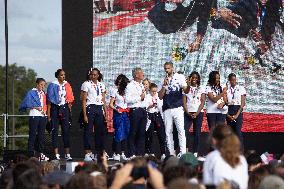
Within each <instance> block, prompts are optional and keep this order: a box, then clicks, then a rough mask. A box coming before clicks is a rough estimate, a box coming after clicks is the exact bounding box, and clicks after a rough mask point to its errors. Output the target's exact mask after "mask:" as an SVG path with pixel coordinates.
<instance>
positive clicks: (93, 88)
mask: <svg viewBox="0 0 284 189" xmlns="http://www.w3.org/2000/svg"><path fill="white" fill-rule="evenodd" d="M102 79H103V76H102V74H101V72H100V70H98V69H97V68H91V69H90V70H89V71H88V73H87V80H86V81H85V82H84V83H83V84H82V86H81V101H82V113H83V120H84V123H85V124H84V148H85V159H84V160H85V161H92V160H94V159H95V157H94V154H93V153H92V149H91V148H92V143H93V135H92V134H93V132H94V133H95V150H96V152H97V153H98V154H103V153H104V152H105V146H104V139H105V135H106V134H107V129H106V126H105V117H106V116H105V114H106V100H105V95H106V88H105V85H104V84H103V83H102V82H101V81H102Z"/></svg>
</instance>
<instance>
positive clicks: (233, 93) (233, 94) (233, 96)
mask: <svg viewBox="0 0 284 189" xmlns="http://www.w3.org/2000/svg"><path fill="white" fill-rule="evenodd" d="M230 89H231V95H232V99H235V92H236V90H237V87H235V89H234V88H233V87H230ZM233 89H234V90H233Z"/></svg>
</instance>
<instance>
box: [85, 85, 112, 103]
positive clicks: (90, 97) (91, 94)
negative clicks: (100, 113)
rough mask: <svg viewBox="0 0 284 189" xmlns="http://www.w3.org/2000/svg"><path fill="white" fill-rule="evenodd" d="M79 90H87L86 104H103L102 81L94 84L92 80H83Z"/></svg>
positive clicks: (103, 87) (103, 86) (103, 88)
mask: <svg viewBox="0 0 284 189" xmlns="http://www.w3.org/2000/svg"><path fill="white" fill-rule="evenodd" d="M81 91H84V92H87V93H88V94H87V104H86V105H87V106H88V105H90V104H95V105H103V104H104V103H103V101H102V100H103V95H102V94H103V93H105V92H106V88H105V85H104V84H103V83H102V82H99V81H98V82H97V84H95V83H94V82H92V81H85V82H84V83H83V84H82V86H81Z"/></svg>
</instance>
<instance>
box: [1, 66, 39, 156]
mask: <svg viewBox="0 0 284 189" xmlns="http://www.w3.org/2000/svg"><path fill="white" fill-rule="evenodd" d="M5 69H6V67H5V66H1V65H0V114H3V113H5V107H6V105H5V104H6V98H5V94H6V88H5V79H6V74H5ZM36 76H37V74H36V72H35V71H34V70H33V69H27V68H25V67H24V66H18V65H17V64H12V65H9V68H8V94H9V98H8V113H9V114H12V113H13V112H12V110H13V99H12V96H13V95H12V94H13V91H14V113H15V114H23V113H20V112H19V110H18V109H19V107H20V104H21V102H22V99H23V98H24V96H25V94H26V92H27V91H28V90H30V89H31V88H33V87H34V86H35V80H36ZM13 86H14V87H13ZM3 121H4V120H3V118H1V119H0V133H1V135H3V123H4V122H3ZM14 123H15V134H28V118H27V117H24V118H20V117H17V118H15V119H14ZM8 127H9V135H11V134H12V118H9V120H8ZM11 145H12V140H11V139H9V146H8V149H11V147H12V146H11ZM15 145H16V146H15V149H21V150H25V149H26V148H27V139H26V138H25V139H15ZM0 150H1V151H0V154H1V155H2V154H3V139H1V142H0Z"/></svg>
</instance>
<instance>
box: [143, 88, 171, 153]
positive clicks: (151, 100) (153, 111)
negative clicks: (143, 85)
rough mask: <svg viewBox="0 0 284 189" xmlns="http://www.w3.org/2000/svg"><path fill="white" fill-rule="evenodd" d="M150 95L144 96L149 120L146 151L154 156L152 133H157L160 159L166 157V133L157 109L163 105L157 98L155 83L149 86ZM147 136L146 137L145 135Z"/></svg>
mask: <svg viewBox="0 0 284 189" xmlns="http://www.w3.org/2000/svg"><path fill="white" fill-rule="evenodd" d="M149 88H150V94H147V95H146V102H147V112H148V118H149V120H150V122H151V123H150V126H149V128H148V130H147V133H149V134H148V141H147V143H148V145H146V146H148V148H149V149H148V150H149V153H150V154H154V148H153V137H154V131H157V135H158V139H159V146H160V152H161V159H164V158H165V157H166V151H167V146H166V133H165V125H164V121H163V118H162V116H161V114H160V111H159V109H158V107H159V106H162V105H163V101H162V100H161V99H159V97H158V86H157V85H156V84H155V83H151V84H150V87H149ZM146 136H147V135H146Z"/></svg>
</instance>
